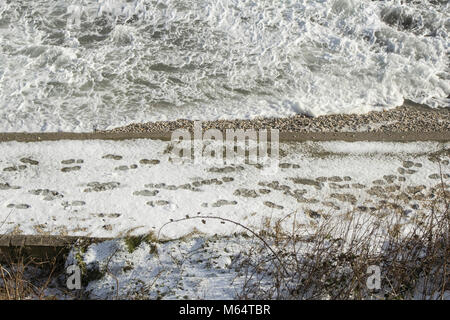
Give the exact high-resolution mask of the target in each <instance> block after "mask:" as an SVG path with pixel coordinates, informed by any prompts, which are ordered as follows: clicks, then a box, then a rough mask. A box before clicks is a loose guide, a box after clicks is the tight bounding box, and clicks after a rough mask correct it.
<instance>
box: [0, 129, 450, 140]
mask: <svg viewBox="0 0 450 320" xmlns="http://www.w3.org/2000/svg"><path fill="white" fill-rule="evenodd" d="M171 136H172V133H171V132H143V133H139V132H117V133H114V132H91V133H71V132H48V133H21V132H18V133H0V142H6V141H18V142H39V141H58V140H131V139H152V140H163V141H169V140H170V139H171ZM269 140H270V138H269ZM280 141H281V142H302V141H349V142H352V141H395V142H415V141H440V142H447V141H450V131H446V132H424V133H421V132H308V133H301V132H280Z"/></svg>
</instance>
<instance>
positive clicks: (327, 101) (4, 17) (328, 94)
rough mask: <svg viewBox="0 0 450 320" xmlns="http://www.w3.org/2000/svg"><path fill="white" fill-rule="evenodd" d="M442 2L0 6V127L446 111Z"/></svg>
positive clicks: (449, 18) (187, 0) (119, 0)
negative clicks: (408, 108) (409, 104)
mask: <svg viewBox="0 0 450 320" xmlns="http://www.w3.org/2000/svg"><path fill="white" fill-rule="evenodd" d="M448 12H450V11H449V4H448V1H369V0H362V1H355V0H322V1H310V0H303V1H300V0H298V1H294V0H291V1H277V0H264V1H263V0H259V1H256V0H253V1H250V0H164V1H159V0H154V1H150V0H135V1H125V0H99V1H94V0H77V1H72V2H70V1H62V0H58V1H48V0H47V1H44V0H40V1H25V0H16V1H9V0H8V1H5V0H2V1H0V130H1V131H58V130H66V131H91V130H92V129H93V128H97V129H106V128H112V127H116V126H119V125H124V124H128V123H130V122H137V121H156V120H174V119H179V118H188V119H199V120H213V119H226V118H228V119H230V118H254V117H258V116H266V117H284V116H289V115H293V114H296V113H306V114H310V115H314V116H316V115H323V114H331V113H350V112H358V113H364V112H368V111H370V110H379V109H382V108H392V107H395V106H398V105H401V104H402V103H403V101H404V99H409V100H412V101H414V102H417V103H425V104H428V105H430V106H432V107H438V106H449V105H450V103H449V101H450V100H449V98H448V97H449V94H450V84H449V83H450V82H449V79H450V74H449V59H448V45H449V43H448V33H449V31H450V15H449V13H448Z"/></svg>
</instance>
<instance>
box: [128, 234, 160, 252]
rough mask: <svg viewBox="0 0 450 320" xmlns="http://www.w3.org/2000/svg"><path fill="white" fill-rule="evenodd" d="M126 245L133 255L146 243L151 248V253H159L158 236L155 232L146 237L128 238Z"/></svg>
mask: <svg viewBox="0 0 450 320" xmlns="http://www.w3.org/2000/svg"><path fill="white" fill-rule="evenodd" d="M124 242H125V245H126V247H127V250H128V252H129V253H133V252H134V251H135V250H136V249H137V248H138V247H139V246H140V245H141V243H142V242H145V243H147V244H149V245H150V246H151V249H150V253H155V252H157V248H156V245H155V243H159V242H160V241H159V240H158V238H157V236H156V235H155V233H154V232H153V231H151V232H150V233H148V234H146V235H140V236H128V237H126V238H125V239H124Z"/></svg>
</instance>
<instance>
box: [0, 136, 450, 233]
mask: <svg viewBox="0 0 450 320" xmlns="http://www.w3.org/2000/svg"><path fill="white" fill-rule="evenodd" d="M171 145H172V144H171V142H164V141H158V140H127V141H101V140H92V141H69V140H67V141H53V142H33V143H21V142H4V143H0V226H1V229H0V233H2V234H8V233H12V234H54V235H80V236H81V235H84V236H92V237H118V236H124V235H129V234H134V235H136V234H145V233H149V232H151V231H153V232H160V236H161V237H168V238H176V237H181V236H183V235H186V234H189V233H192V232H193V231H194V232H198V233H204V234H208V235H214V234H222V235H227V234H228V235H229V234H232V233H233V232H240V231H242V230H241V229H240V227H238V226H236V225H234V224H231V223H226V222H224V221H218V220H215V221H214V220H208V221H201V220H192V221H184V222H182V223H173V224H170V225H168V226H166V227H164V228H163V229H161V227H162V226H163V225H164V224H166V223H168V222H170V221H173V220H177V219H181V218H185V217H186V216H189V217H193V216H215V217H223V218H228V219H231V220H233V221H237V222H240V223H242V224H244V225H246V226H252V227H258V226H260V225H261V223H262V221H264V219H265V218H267V217H268V218H281V217H284V216H286V215H288V214H291V213H294V212H295V213H296V215H295V216H296V219H297V221H298V223H303V224H309V223H311V221H314V220H316V219H320V217H321V216H322V215H335V214H338V213H339V212H346V211H349V210H354V209H355V208H359V209H358V210H361V211H362V212H370V211H371V210H374V208H376V207H377V206H378V205H379V204H380V203H386V202H396V203H398V204H401V205H402V208H403V209H404V216H405V219H407V218H408V217H411V216H414V214H415V212H416V211H417V210H418V208H422V207H423V206H424V205H425V204H426V203H425V202H426V198H427V197H426V196H425V195H427V194H430V193H432V192H433V190H435V189H436V188H438V187H439V184H440V183H441V180H440V179H441V175H440V172H441V171H442V174H443V175H442V177H443V178H444V180H446V181H448V179H449V178H450V176H449V174H450V170H449V165H448V163H449V161H448V159H449V156H448V147H449V144H448V143H444V144H443V143H435V142H429V143H425V142H423V143H381V142H353V143H347V142H305V143H295V144H294V143H292V144H289V143H282V144H280V157H281V158H280V162H279V170H278V171H277V172H276V173H275V174H273V175H267V174H263V173H262V170H261V168H260V167H259V166H257V165H250V164H246V163H242V164H236V165H226V164H224V165H222V166H217V165H215V166H212V165H211V164H208V163H203V164H193V163H191V162H185V163H182V164H176V163H174V162H173V161H171V159H173V154H171V151H170V150H171ZM438 155H440V159H441V161H440V165H439V161H437V158H436V157H437V156H438ZM440 170H441V171H440Z"/></svg>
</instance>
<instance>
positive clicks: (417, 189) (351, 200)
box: [0, 154, 450, 231]
mask: <svg viewBox="0 0 450 320" xmlns="http://www.w3.org/2000/svg"><path fill="white" fill-rule="evenodd" d="M102 159H104V160H109V161H113V162H115V161H120V160H123V157H122V156H121V155H116V154H106V155H104V156H102ZM158 164H160V160H157V159H141V160H140V161H139V165H138V164H130V165H118V166H115V167H113V168H112V170H114V171H128V170H134V169H137V168H139V167H140V166H141V167H144V168H145V167H152V166H155V165H158ZM442 164H443V165H448V164H449V161H448V160H444V161H442ZM38 165H39V161H38V160H35V159H33V158H32V157H23V158H20V159H19V161H18V163H16V164H13V165H10V166H7V167H4V168H3V172H5V174H8V173H12V174H14V173H17V172H22V171H26V170H27V169H29V168H31V167H33V166H38ZM83 165H84V160H83V159H66V160H62V161H61V168H60V171H61V172H63V173H71V172H76V171H79V170H82V167H83ZM255 167H256V168H258V169H262V167H261V166H258V165H255ZM279 167H280V169H281V170H286V169H289V170H297V169H301V166H300V165H298V164H293V163H281V164H280V165H279ZM420 168H422V164H421V163H419V162H414V161H409V160H408V161H403V163H402V166H401V167H399V168H398V169H397V172H395V174H388V175H384V176H383V177H380V178H379V179H376V180H374V181H372V183H371V185H369V186H367V185H365V184H361V183H359V182H357V181H354V178H352V177H350V176H343V177H341V176H331V177H325V176H320V177H317V178H315V179H311V178H304V177H301V176H295V174H293V175H292V176H291V177H288V178H285V180H286V181H288V182H290V184H291V185H293V186H290V185H288V184H283V183H281V182H280V181H277V180H272V181H259V182H258V184H257V186H256V188H255V189H250V188H236V189H235V190H234V191H233V196H234V197H236V198H235V199H217V200H215V201H213V202H212V203H202V204H201V207H203V208H220V207H224V206H236V205H237V204H238V202H239V199H249V200H251V199H254V200H255V201H262V204H263V205H264V206H266V207H268V208H270V209H273V210H283V209H284V206H283V205H282V204H281V203H274V202H271V201H268V200H266V199H264V197H265V196H266V195H269V194H271V193H273V192H277V193H282V194H283V195H284V196H286V197H291V198H293V199H295V200H296V201H297V202H298V203H300V204H305V205H314V204H322V205H323V206H325V207H328V208H331V209H333V210H340V209H341V207H340V204H339V203H348V204H351V205H355V204H357V203H358V199H357V197H356V196H355V192H352V189H353V190H361V191H364V192H366V193H367V194H368V195H370V196H372V198H373V199H372V198H371V199H369V200H367V201H366V203H364V205H361V204H358V206H357V209H358V210H360V211H362V212H366V211H376V210H377V202H376V201H375V200H378V202H379V203H384V204H389V201H391V200H392V199H396V200H398V201H400V202H402V203H403V204H404V205H405V206H406V207H408V206H409V209H406V210H404V212H405V214H406V215H407V214H408V212H411V211H412V210H417V209H419V208H420V207H421V206H422V204H421V203H420V201H422V200H425V199H428V198H429V197H430V196H431V197H433V195H434V194H436V193H438V191H439V188H441V187H442V185H441V184H440V182H441V179H443V180H444V181H447V180H448V179H450V174H449V173H442V174H441V173H432V174H430V175H429V176H428V178H429V179H431V180H436V185H435V186H434V187H432V188H426V187H425V186H424V185H418V186H404V185H403V186H402V184H401V183H402V182H405V181H407V177H408V176H409V175H414V174H416V173H417V172H418V170H420ZM242 170H245V168H244V167H243V166H225V167H221V168H220V167H212V168H208V169H206V171H207V172H209V173H216V174H222V175H224V176H222V177H217V178H211V179H203V180H198V181H194V182H190V183H184V184H178V185H171V184H166V183H148V184H145V185H144V188H145V189H142V190H136V191H134V192H133V193H132V195H133V196H136V197H143V198H148V197H155V196H157V195H158V194H160V191H161V190H168V191H176V190H187V191H191V192H202V191H205V188H214V187H215V186H221V185H224V184H227V183H231V182H234V181H235V178H234V177H231V176H228V175H227V174H232V173H239V172H240V171H242ZM294 173H295V171H294ZM120 185H121V184H120V182H118V181H109V182H98V181H92V182H88V183H86V184H85V186H86V187H85V188H84V189H83V192H86V193H90V192H105V191H112V190H115V189H117V188H119V187H120ZM445 187H446V189H448V187H449V185H448V184H446V185H445ZM21 188H22V187H21V186H16V185H12V184H10V183H8V182H2V183H0V191H2V190H17V189H21ZM312 189H314V190H316V191H324V192H328V193H329V194H328V196H327V199H318V197H317V196H316V197H313V196H308V194H309V193H310V190H312ZM28 192H29V193H30V194H32V195H34V196H38V197H40V198H41V199H42V201H54V200H58V199H59V200H62V199H63V198H64V194H63V193H62V192H59V191H56V190H50V189H32V190H29V191H28ZM256 199H260V200H256ZM145 203H146V205H147V206H149V207H153V208H156V207H164V206H168V205H170V204H171V202H170V201H169V200H165V199H155V200H150V201H146V202H145ZM392 205H394V204H393V203H392ZM61 206H62V207H63V208H64V209H67V208H76V207H83V206H86V202H85V201H81V200H72V201H68V200H62V202H61ZM6 207H7V208H10V209H19V210H23V209H29V208H31V206H30V205H29V204H26V203H8V204H7V205H6ZM304 212H305V213H306V214H307V215H308V216H310V217H311V218H312V219H318V218H320V217H321V215H322V212H321V211H314V210H312V209H310V208H308V207H304ZM91 216H92V217H95V218H101V219H103V221H105V222H106V220H105V219H106V218H107V219H115V218H119V217H120V216H121V214H120V213H92V214H91ZM70 219H74V218H73V217H70ZM70 219H69V220H70ZM103 228H104V229H105V230H108V231H111V230H112V228H113V227H112V225H110V224H106V225H104V227H103ZM72 231H73V230H72Z"/></svg>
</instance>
